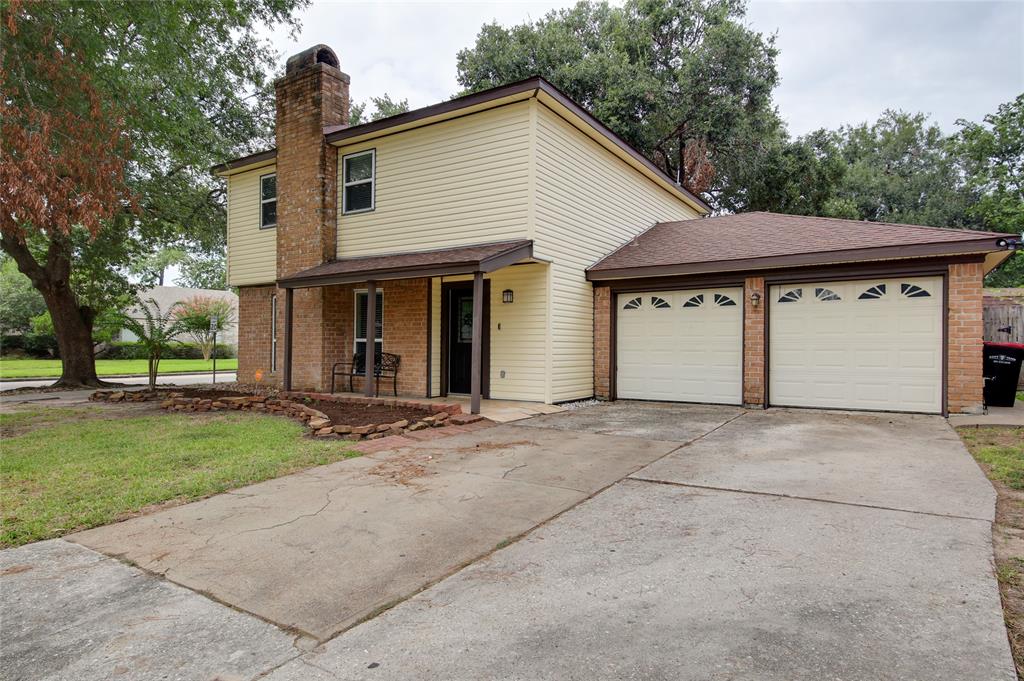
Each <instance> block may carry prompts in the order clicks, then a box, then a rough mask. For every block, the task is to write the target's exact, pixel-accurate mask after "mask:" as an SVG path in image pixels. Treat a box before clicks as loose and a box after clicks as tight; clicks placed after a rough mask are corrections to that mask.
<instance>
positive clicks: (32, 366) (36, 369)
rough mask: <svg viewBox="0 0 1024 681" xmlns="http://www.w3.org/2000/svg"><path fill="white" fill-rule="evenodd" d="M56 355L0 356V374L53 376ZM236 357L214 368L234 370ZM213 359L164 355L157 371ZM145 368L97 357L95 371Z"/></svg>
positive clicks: (205, 366)
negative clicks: (179, 357)
mask: <svg viewBox="0 0 1024 681" xmlns="http://www.w3.org/2000/svg"><path fill="white" fill-rule="evenodd" d="M60 366H61V364H60V360H59V359H21V358H18V359H0V378H2V379H12V378H36V377H39V378H51V377H52V378H57V377H59V376H60ZM237 368H238V360H237V359H218V360H217V371H234V370H235V369H237ZM212 369H213V361H212V360H211V361H209V362H204V361H203V360H201V359H164V360H161V361H160V373H161V374H165V373H171V372H181V371H211V370H212ZM147 371H148V368H147V365H146V360H144V359H98V360H96V372H97V373H98V374H99V375H100V376H117V375H121V374H138V375H140V376H145V375H146V374H147Z"/></svg>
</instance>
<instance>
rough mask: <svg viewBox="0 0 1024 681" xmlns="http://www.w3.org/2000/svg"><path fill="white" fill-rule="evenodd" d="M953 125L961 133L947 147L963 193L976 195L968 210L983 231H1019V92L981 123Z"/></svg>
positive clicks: (1023, 189) (1022, 189)
mask: <svg viewBox="0 0 1024 681" xmlns="http://www.w3.org/2000/svg"><path fill="white" fill-rule="evenodd" d="M957 125H959V126H960V128H961V130H960V132H959V134H958V135H956V136H955V137H954V138H953V139H952V140H951V146H952V148H953V150H954V153H956V154H958V155H959V158H960V159H961V161H962V163H963V166H964V172H965V174H966V178H967V181H966V185H967V188H968V190H970V191H972V192H974V193H975V194H976V195H977V200H976V202H975V203H974V204H973V205H972V206H971V207H970V208H969V209H968V212H969V213H970V214H971V215H972V216H973V217H975V218H977V219H978V220H980V221H981V222H982V224H983V225H984V226H985V229H991V230H994V231H997V232H1013V233H1016V234H1020V233H1021V232H1024V94H1022V95H1020V96H1018V97H1017V98H1016V99H1015V100H1013V101H1012V102H1007V103H1005V104H1001V105H1000V106H999V109H998V110H997V111H996V113H994V114H989V115H988V116H985V120H984V122H982V123H971V122H969V121H964V120H960V121H957ZM1017 267H1018V270H1019V267H1020V265H1019V261H1018V265H1017ZM1018 281H1019V282H1021V283H1024V277H1022V278H1020V279H1019V280H1018Z"/></svg>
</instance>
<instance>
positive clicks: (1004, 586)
mask: <svg viewBox="0 0 1024 681" xmlns="http://www.w3.org/2000/svg"><path fill="white" fill-rule="evenodd" d="M1018 399H1020V397H1018ZM957 432H958V433H959V434H960V438H961V439H962V440H963V441H964V444H965V445H967V449H968V450H970V452H971V454H972V455H973V456H974V458H975V459H977V461H978V463H979V464H980V465H981V468H982V470H984V471H985V474H986V475H988V477H989V479H990V480H991V481H992V486H993V487H995V489H996V494H997V495H998V497H997V501H996V522H995V525H993V526H992V545H993V548H994V550H995V559H996V577H997V578H998V579H999V592H1000V594H1001V595H1002V600H1003V616H1004V618H1005V619H1006V628H1007V629H1008V630H1009V635H1010V648H1011V649H1012V650H1013V660H1014V663H1015V664H1016V665H1017V675H1018V677H1019V678H1024V427H1017V428H1013V427H1007V426H983V427H976V426H965V427H962V428H958V429H957Z"/></svg>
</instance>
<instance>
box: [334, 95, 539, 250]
mask: <svg viewBox="0 0 1024 681" xmlns="http://www.w3.org/2000/svg"><path fill="white" fill-rule="evenodd" d="M531 105H532V104H531V103H529V102H519V103H515V104H509V105H507V106H504V107H501V108H498V109H493V110H490V111H485V112H482V113H478V114H473V115H472V116H466V117H464V118H458V119H455V120H450V121H445V122H443V123H438V124H435V125H430V126H426V127H423V128H418V129H415V130H410V131H407V132H400V133H396V134H393V135H387V136H384V137H380V138H377V139H373V140H370V141H367V142H363V143H360V144H355V145H351V146H347V147H341V148H340V149H339V150H338V163H339V164H341V163H342V158H343V157H344V156H345V155H347V154H351V153H355V152H357V151H365V150H367V149H376V154H377V158H376V164H377V175H376V188H375V195H376V201H375V204H376V208H375V210H374V211H372V212H368V213H361V214H353V215H344V214H341V211H340V210H339V215H338V256H339V257H350V256H361V255H373V254H379V253H394V252H405V251H417V250H427V249H437V248H445V247H450V246H460V245H465V244H472V243H484V242H488V241H502V240H505V239H514V238H526V237H527V235H528V232H529V219H528V214H529V210H528V206H529V195H528V194H529V192H528V188H529V180H528V177H529V166H530V113H529V112H530V107H531ZM338 178H339V188H338V196H339V198H338V204H339V208H340V206H341V195H342V192H343V191H344V187H343V185H342V181H343V167H342V166H341V165H339V172H338Z"/></svg>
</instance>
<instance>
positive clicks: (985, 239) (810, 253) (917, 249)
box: [588, 212, 1006, 279]
mask: <svg viewBox="0 0 1024 681" xmlns="http://www.w3.org/2000/svg"><path fill="white" fill-rule="evenodd" d="M1005 237H1006V235H1005V234H997V233H995V232H979V231H974V230H966V229H946V228H941V227H924V226H920V225H902V224H894V223H880V222H865V221H858V220H840V219H836V218H819V217H809V216H799V215H782V214H779V213H763V212H755V213H740V214H738V215H722V216H719V217H712V218H704V219H698V220H684V221H682V222H662V223H658V224H656V225H654V227H652V228H651V229H649V230H647V231H646V232H644V233H643V234H640V235H639V236H637V237H636V238H635V239H633V240H632V241H630V242H629V243H627V244H626V245H624V246H622V247H621V248H619V249H618V250H616V251H614V252H612V253H611V254H610V255H608V256H607V257H605V258H604V259H603V260H601V261H600V262H598V263H597V264H596V265H594V266H593V267H591V268H590V270H588V272H589V273H590V275H589V276H590V278H591V279H600V278H611V277H610V276H609V275H611V274H620V275H621V276H627V271H629V270H637V269H643V268H650V269H651V270H652V271H651V272H650V273H651V274H652V275H658V274H670V273H676V272H672V271H669V270H676V271H677V272H678V273H680V274H682V273H691V272H693V273H696V272H713V271H734V270H738V269H745V268H750V269H756V268H759V267H780V266H787V265H809V264H823V263H828V262H851V261H856V260H872V259H881V258H893V257H915V256H924V255H945V254H953V253H966V252H977V253H983V252H988V251H997V250H1000V249H999V248H998V247H997V246H996V245H995V242H996V240H998V239H1000V238H1005ZM657 270H664V271H657ZM642 274H643V272H636V273H634V272H628V276H639V275H642Z"/></svg>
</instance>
